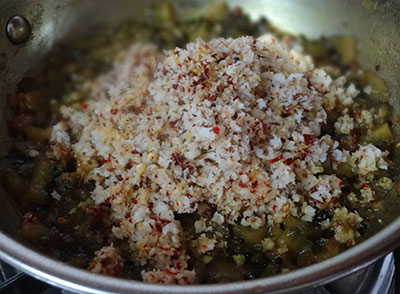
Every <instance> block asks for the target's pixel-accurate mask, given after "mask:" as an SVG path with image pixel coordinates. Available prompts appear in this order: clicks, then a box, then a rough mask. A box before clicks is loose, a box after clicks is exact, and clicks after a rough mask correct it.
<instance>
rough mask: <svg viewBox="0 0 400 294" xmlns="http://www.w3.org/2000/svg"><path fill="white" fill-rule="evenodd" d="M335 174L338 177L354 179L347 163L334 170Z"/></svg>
mask: <svg viewBox="0 0 400 294" xmlns="http://www.w3.org/2000/svg"><path fill="white" fill-rule="evenodd" d="M336 173H337V175H338V176H339V177H348V178H352V177H354V172H353V169H352V167H351V165H350V164H349V163H348V162H342V163H341V164H339V165H338V166H337V168H336Z"/></svg>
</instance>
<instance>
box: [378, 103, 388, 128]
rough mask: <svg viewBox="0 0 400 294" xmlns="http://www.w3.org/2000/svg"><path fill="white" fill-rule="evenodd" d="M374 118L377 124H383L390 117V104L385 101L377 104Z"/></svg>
mask: <svg viewBox="0 0 400 294" xmlns="http://www.w3.org/2000/svg"><path fill="white" fill-rule="evenodd" d="M375 112H376V115H375V120H376V122H377V123H378V124H383V123H385V122H387V121H388V120H389V119H390V113H391V111H390V106H389V105H388V104H387V103H383V104H381V105H379V107H378V108H377V110H376V111H375Z"/></svg>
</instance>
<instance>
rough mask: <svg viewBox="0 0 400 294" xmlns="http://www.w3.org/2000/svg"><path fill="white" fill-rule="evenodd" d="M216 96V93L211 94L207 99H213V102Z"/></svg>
mask: <svg viewBox="0 0 400 294" xmlns="http://www.w3.org/2000/svg"><path fill="white" fill-rule="evenodd" d="M215 97H216V95H209V96H208V98H207V100H208V101H211V102H212V101H215Z"/></svg>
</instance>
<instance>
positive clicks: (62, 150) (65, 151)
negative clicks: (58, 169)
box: [58, 146, 70, 153]
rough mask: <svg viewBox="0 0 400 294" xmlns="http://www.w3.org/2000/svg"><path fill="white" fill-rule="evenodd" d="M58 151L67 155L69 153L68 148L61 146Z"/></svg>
mask: <svg viewBox="0 0 400 294" xmlns="http://www.w3.org/2000/svg"><path fill="white" fill-rule="evenodd" d="M58 149H59V150H60V151H61V152H62V153H68V152H69V151H70V149H69V148H68V147H63V146H59V147H58Z"/></svg>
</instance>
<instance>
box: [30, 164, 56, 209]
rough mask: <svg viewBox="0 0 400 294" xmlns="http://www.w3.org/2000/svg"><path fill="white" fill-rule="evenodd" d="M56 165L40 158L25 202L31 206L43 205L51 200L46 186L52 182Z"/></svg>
mask: <svg viewBox="0 0 400 294" xmlns="http://www.w3.org/2000/svg"><path fill="white" fill-rule="evenodd" d="M53 167H54V163H53V162H52V161H51V160H48V159H45V158H39V159H38V161H37V162H36V164H35V170H34V172H33V176H32V178H31V182H30V185H29V190H28V192H27V193H26V194H25V196H24V200H25V201H26V202H28V203H29V204H36V205H43V204H46V203H47V202H48V200H49V196H48V194H47V191H46V186H47V184H48V183H49V182H50V180H51V171H52V169H53Z"/></svg>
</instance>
